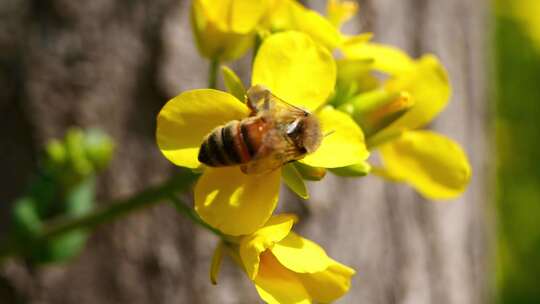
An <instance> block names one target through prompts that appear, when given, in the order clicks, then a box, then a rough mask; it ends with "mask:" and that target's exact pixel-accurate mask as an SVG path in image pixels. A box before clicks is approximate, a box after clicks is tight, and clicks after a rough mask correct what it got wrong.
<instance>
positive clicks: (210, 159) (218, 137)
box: [198, 121, 256, 167]
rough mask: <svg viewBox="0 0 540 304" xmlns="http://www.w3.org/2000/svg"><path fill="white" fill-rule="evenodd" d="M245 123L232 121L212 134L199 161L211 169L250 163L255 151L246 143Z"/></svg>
mask: <svg viewBox="0 0 540 304" xmlns="http://www.w3.org/2000/svg"><path fill="white" fill-rule="evenodd" d="M242 125H243V122H239V121H231V122H230V123H228V124H226V125H225V126H222V127H219V128H216V129H215V130H214V131H212V133H210V134H209V135H208V136H207V137H206V139H205V140H204V142H203V143H202V145H201V148H200V150H199V157H198V159H199V161H200V162H201V163H204V164H206V165H208V166H211V167H224V166H234V165H240V164H245V163H248V162H249V161H250V160H251V159H252V158H253V156H254V155H255V151H256V150H255V149H253V147H251V146H248V144H247V143H246V142H245V139H244V135H243V133H244V132H243V130H244V129H245V128H244V127H242Z"/></svg>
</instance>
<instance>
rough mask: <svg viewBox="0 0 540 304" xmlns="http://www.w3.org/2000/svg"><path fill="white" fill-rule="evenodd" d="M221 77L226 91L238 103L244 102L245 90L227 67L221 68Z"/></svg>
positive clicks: (236, 76)
mask: <svg viewBox="0 0 540 304" xmlns="http://www.w3.org/2000/svg"><path fill="white" fill-rule="evenodd" d="M221 75H222V76H223V82H224V83H225V87H226V88H227V91H228V92H229V93H231V95H233V96H234V97H236V98H237V99H238V100H240V101H242V102H243V101H244V99H245V95H246V88H245V87H244V84H243V83H242V80H241V79H240V77H238V75H236V73H235V72H234V71H233V70H231V69H230V68H228V67H227V66H224V65H223V66H221Z"/></svg>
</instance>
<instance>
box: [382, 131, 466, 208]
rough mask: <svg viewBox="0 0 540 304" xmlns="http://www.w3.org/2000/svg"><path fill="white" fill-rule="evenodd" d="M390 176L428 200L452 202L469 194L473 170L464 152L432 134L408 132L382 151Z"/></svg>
mask: <svg viewBox="0 0 540 304" xmlns="http://www.w3.org/2000/svg"><path fill="white" fill-rule="evenodd" d="M380 151H381V156H382V160H383V163H384V166H385V170H386V174H387V175H388V176H390V177H391V178H392V179H393V180H402V181H404V182H406V183H408V184H410V185H411V186H413V187H414V188H415V189H416V190H418V191H419V192H420V193H421V194H423V195H424V196H425V197H426V198H429V199H435V200H437V199H451V198H455V197H457V196H459V195H460V194H461V193H463V191H465V189H466V187H467V185H468V183H469V180H470V177H471V167H470V165H469V161H468V160H467V156H466V155H465V153H464V152H463V150H462V148H461V147H460V146H459V145H458V144H457V143H456V142H454V141H453V140H451V139H449V138H447V137H444V136H442V135H439V134H437V133H434V132H431V131H407V132H404V133H403V135H402V136H401V137H400V138H399V139H396V140H394V141H392V142H390V143H387V144H385V145H383V146H381V147H380Z"/></svg>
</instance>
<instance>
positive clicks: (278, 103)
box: [247, 85, 309, 124]
mask: <svg viewBox="0 0 540 304" xmlns="http://www.w3.org/2000/svg"><path fill="white" fill-rule="evenodd" d="M247 97H248V104H249V107H250V108H251V109H252V111H253V113H254V114H255V115H264V116H265V117H267V118H269V119H270V120H273V121H274V122H276V123H278V124H287V123H292V122H293V121H295V120H296V119H297V118H299V117H303V116H307V115H309V112H308V111H306V110H304V109H302V108H299V107H297V106H294V105H292V104H290V103H288V102H286V101H285V100H282V99H281V98H279V97H277V96H275V95H274V94H272V92H270V90H268V89H267V88H265V87H263V86H261V85H255V86H252V87H251V88H249V90H248V92H247Z"/></svg>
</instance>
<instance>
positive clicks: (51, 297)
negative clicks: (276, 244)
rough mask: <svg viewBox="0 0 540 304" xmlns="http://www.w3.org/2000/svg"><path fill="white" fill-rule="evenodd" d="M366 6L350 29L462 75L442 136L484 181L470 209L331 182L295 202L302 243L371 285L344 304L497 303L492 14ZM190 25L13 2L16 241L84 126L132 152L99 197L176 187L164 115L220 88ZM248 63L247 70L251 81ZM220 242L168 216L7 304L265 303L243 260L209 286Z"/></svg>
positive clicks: (162, 13) (159, 15) (167, 9)
mask: <svg viewBox="0 0 540 304" xmlns="http://www.w3.org/2000/svg"><path fill="white" fill-rule="evenodd" d="M308 2H310V1H308ZM309 4H312V5H313V6H314V7H316V8H317V9H322V8H323V6H324V4H323V1H321V0H317V1H311V2H310V3H309ZM360 4H361V6H362V9H363V10H362V12H361V16H360V18H357V19H356V20H354V21H353V22H351V24H349V26H348V27H347V29H348V30H353V31H357V30H359V29H362V30H364V31H368V30H369V31H374V32H375V37H376V38H375V39H376V40H378V41H382V42H387V43H392V44H395V45H397V46H400V47H402V48H404V49H405V50H407V51H408V52H409V53H411V54H412V55H415V56H417V55H420V54H422V53H424V52H433V53H435V54H437V55H438V56H439V57H440V58H441V60H442V62H443V63H444V64H445V65H446V66H447V67H448V70H449V72H450V77H451V79H452V84H453V86H454V94H453V100H452V102H451V103H450V106H449V107H448V108H447V109H446V111H445V112H444V113H443V115H442V116H441V117H440V118H439V119H438V120H437V121H436V122H435V123H434V124H433V128H434V129H437V130H440V131H442V132H443V133H445V134H447V135H449V136H450V137H452V138H454V139H456V140H458V141H459V142H461V143H462V144H463V146H464V147H465V149H466V150H467V152H468V155H469V156H470V159H471V162H472V165H473V170H474V176H473V181H472V183H471V185H470V187H469V190H468V191H467V193H466V194H465V195H464V196H463V197H462V198H460V199H458V200H456V201H454V202H452V203H432V202H426V201H424V200H423V199H421V198H420V197H419V196H418V195H417V194H415V193H414V191H412V190H411V189H410V188H408V187H407V186H404V185H392V184H388V183H387V182H383V181H382V180H380V179H378V178H376V177H368V178H365V179H362V180H346V181H344V180H343V179H339V180H338V179H337V178H332V177H330V178H328V179H326V180H325V181H324V182H322V183H317V184H313V185H311V190H312V191H311V193H312V199H311V200H310V201H309V202H307V203H303V202H300V201H298V199H296V198H294V197H292V196H290V195H285V196H284V201H286V202H285V204H282V206H283V207H282V208H283V209H285V210H293V211H296V212H299V213H301V214H302V216H303V220H302V222H301V223H300V224H299V225H298V230H299V231H300V232H301V233H302V234H304V235H306V236H307V237H309V238H311V239H313V240H315V241H317V242H319V243H321V244H322V245H323V246H324V247H325V248H326V249H327V251H328V252H329V254H330V255H331V256H333V257H335V258H336V259H338V260H340V261H342V262H344V263H346V264H348V265H351V266H353V267H354V268H356V269H357V270H358V275H357V276H356V277H355V279H354V281H353V286H352V288H351V292H350V293H349V294H348V295H347V296H346V297H345V298H343V299H342V300H340V303H373V304H377V303H381V304H383V303H414V304H422V303H442V304H446V303H448V304H450V303H456V304H466V303H483V302H486V301H487V295H488V293H487V288H486V286H487V284H486V270H487V265H488V264H487V257H489V254H488V249H489V248H488V235H489V234H488V230H487V229H486V227H488V225H487V224H486V223H487V222H488V221H487V220H486V218H487V217H486V214H487V211H486V210H487V209H488V208H487V204H486V191H485V190H486V187H484V185H485V183H486V180H487V170H486V169H487V166H486V158H485V157H484V156H485V155H486V152H487V151H486V138H487V136H486V128H485V124H486V121H487V111H486V108H487V107H486V100H485V95H484V90H485V79H484V76H485V75H484V62H485V60H484V57H483V56H484V54H485V53H486V52H485V45H484V41H485V37H486V22H485V20H486V18H485V17H486V16H485V14H486V12H487V11H486V3H485V2H484V1H469V0H452V1H445V0H430V1H427V0H402V1H395V0H366V1H361V2H360ZM188 13H189V4H188V3H187V1H178V0H152V1H150V0H144V1H143V0H141V1H108V0H92V1H69V0H48V1H43V0H33V1H30V0H27V1H23V0H7V1H2V2H1V3H0V87H1V88H2V89H1V90H0V165H1V167H2V168H3V170H2V174H0V182H1V184H2V189H1V190H0V201H2V202H6V203H4V205H3V207H2V209H3V210H4V211H3V212H2V218H1V221H0V223H2V225H1V226H0V228H2V231H5V229H4V228H5V223H6V222H7V219H6V214H7V212H6V210H7V208H8V203H7V202H10V201H12V200H13V198H15V197H16V195H17V194H18V193H20V192H21V191H22V190H23V189H24V186H25V184H26V182H27V181H28V179H29V178H30V176H31V172H32V170H33V169H34V168H35V167H36V161H37V160H36V159H37V155H38V152H39V150H40V148H42V147H43V144H44V143H45V142H46V141H47V140H48V139H50V138H52V137H58V136H61V135H62V134H63V133H64V130H65V129H66V128H67V127H69V126H72V125H79V126H85V127H86V126H99V127H101V128H103V129H105V130H106V131H107V132H109V133H110V134H111V135H112V136H113V137H114V138H115V140H116V141H117V143H118V149H117V153H116V156H115V159H114V161H113V163H112V166H111V167H110V168H109V170H108V171H107V173H106V174H105V175H104V176H103V178H102V179H101V181H100V187H101V188H100V189H101V191H100V197H102V198H110V197H118V196H122V195H128V194H130V193H133V192H134V191H136V190H138V189H142V188H144V187H145V186H146V185H149V184H153V183H156V182H159V181H160V180H163V179H164V178H166V176H167V175H168V174H169V173H170V172H171V170H172V166H171V165H170V164H169V163H167V161H165V160H164V159H163V157H162V156H161V155H160V153H159V151H158V150H157V148H156V147H155V143H154V130H155V116H156V114H157V112H158V111H159V109H160V107H161V106H162V105H163V104H164V102H165V101H166V100H168V99H169V98H170V97H172V96H174V95H176V94H177V93H179V92H180V91H183V90H186V89H191V88H197V87H204V86H205V82H206V71H207V63H206V62H205V61H204V60H202V59H201V58H200V57H199V56H198V55H197V52H196V50H195V48H194V46H193V43H192V37H191V32H190V29H189V18H188ZM248 61H249V59H248V60H246V61H245V62H240V63H238V64H236V65H235V66H234V67H235V69H237V70H238V71H240V73H241V74H242V75H243V77H244V78H246V79H247V73H248V69H249V68H248V64H247V63H248ZM302 204H304V205H302ZM303 206H305V207H303ZM215 242H216V240H215V238H214V237H213V236H211V235H209V234H208V233H207V232H205V231H201V230H199V229H198V228H195V227H193V225H192V224H191V223H190V222H189V221H188V220H186V219H185V218H183V217H181V216H180V215H178V214H176V213H175V211H174V209H173V208H171V207H170V206H168V205H167V204H164V205H161V206H158V207H155V208H152V209H150V210H147V211H145V212H142V213H139V214H135V215H132V216H130V217H128V218H125V219H122V220H120V221H118V222H115V223H112V224H108V225H105V226H103V227H101V228H100V229H98V231H96V233H95V234H94V235H93V237H92V238H91V239H90V242H89V243H88V245H87V249H86V250H85V251H84V253H83V254H82V255H81V256H80V257H78V258H77V259H75V260H74V261H72V262H70V263H69V264H67V265H63V266H52V267H47V268H43V269H38V270H31V269H28V268H27V267H25V266H24V265H22V264H21V263H19V262H10V263H9V264H8V265H7V266H6V267H4V269H2V270H1V274H2V277H3V278H4V279H5V280H6V282H7V284H5V285H6V286H11V288H7V287H6V288H4V289H0V303H14V301H15V298H16V297H20V298H22V299H23V300H27V301H28V303H58V304H62V303H77V304H85V303H88V304H90V303H104V304H106V303H133V304H136V303H258V302H260V300H259V299H258V297H257V295H256V292H255V290H254V288H253V287H252V286H251V285H250V284H249V282H248V281H247V279H246V278H245V276H244V275H243V274H242V273H241V272H240V271H239V270H238V269H237V267H235V265H233V264H232V263H231V262H230V261H227V262H226V263H225V265H224V269H223V271H222V273H221V276H220V284H219V285H218V286H212V285H211V284H210V283H209V281H208V276H207V273H208V267H209V262H210V258H211V254H212V249H213V246H214V244H215Z"/></svg>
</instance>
